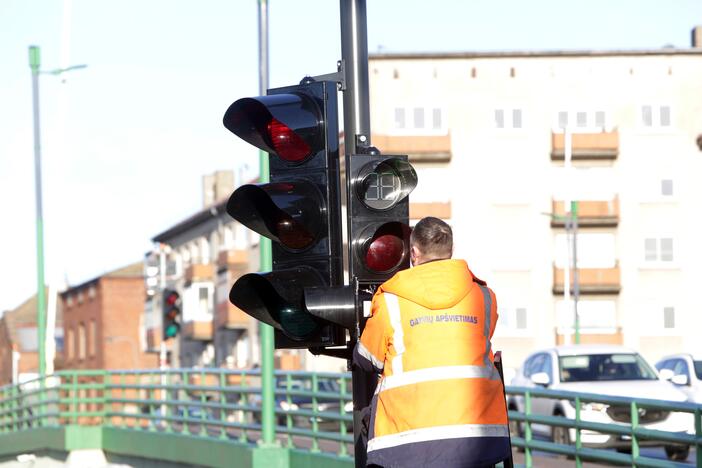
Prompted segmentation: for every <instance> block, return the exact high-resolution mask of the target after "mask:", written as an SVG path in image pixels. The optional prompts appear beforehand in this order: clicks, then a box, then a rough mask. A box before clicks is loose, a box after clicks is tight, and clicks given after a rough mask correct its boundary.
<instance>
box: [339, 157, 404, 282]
mask: <svg viewBox="0 0 702 468" xmlns="http://www.w3.org/2000/svg"><path fill="white" fill-rule="evenodd" d="M346 174H347V200H348V208H347V209H348V211H347V216H348V230H349V276H350V277H352V278H355V280H356V281H357V282H358V284H359V289H363V286H365V285H370V286H377V285H379V284H381V283H383V282H384V281H386V280H388V279H389V278H391V277H392V276H393V275H394V274H395V273H396V272H398V271H399V270H402V269H404V268H408V267H409V262H410V252H409V249H410V245H409V237H410V233H411V229H410V227H409V194H410V192H412V190H414V188H415V187H416V186H417V173H416V171H415V170H414V168H413V167H412V165H411V164H410V163H409V162H408V158H407V156H404V155H392V156H390V155H387V156H379V155H352V156H351V157H349V158H347V161H346Z"/></svg>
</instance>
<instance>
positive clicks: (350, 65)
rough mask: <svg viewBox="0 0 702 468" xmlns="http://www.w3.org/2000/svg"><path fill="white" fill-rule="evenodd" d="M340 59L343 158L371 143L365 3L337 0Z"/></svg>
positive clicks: (352, 0) (363, 1) (353, 0)
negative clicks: (338, 5)
mask: <svg viewBox="0 0 702 468" xmlns="http://www.w3.org/2000/svg"><path fill="white" fill-rule="evenodd" d="M340 1H341V4H340V8H341V9H340V19H341V58H342V60H343V62H344V67H345V70H346V71H345V79H346V90H345V91H344V147H345V148H346V151H345V152H346V155H351V154H355V153H358V152H359V151H358V147H359V146H360V147H363V146H369V145H370V141H371V130H370V109H369V103H368V96H369V92H368V38H367V36H368V33H367V29H366V2H365V0H340Z"/></svg>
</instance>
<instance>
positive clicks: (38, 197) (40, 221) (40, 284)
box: [29, 46, 87, 378]
mask: <svg viewBox="0 0 702 468" xmlns="http://www.w3.org/2000/svg"><path fill="white" fill-rule="evenodd" d="M86 66H87V65H73V66H70V67H67V68H58V69H56V70H50V71H44V72H43V71H41V70H40V67H41V52H40V50H39V47H37V46H29V68H30V69H31V71H32V109H33V119H34V196H35V202H36V216H37V219H36V237H37V352H38V354H39V366H38V367H39V369H38V371H39V377H40V378H43V377H44V376H45V375H46V290H45V284H44V214H43V206H42V177H41V131H40V127H39V122H40V117H39V75H40V74H49V75H62V74H63V73H65V72H68V71H71V70H77V69H80V68H85V67H86Z"/></svg>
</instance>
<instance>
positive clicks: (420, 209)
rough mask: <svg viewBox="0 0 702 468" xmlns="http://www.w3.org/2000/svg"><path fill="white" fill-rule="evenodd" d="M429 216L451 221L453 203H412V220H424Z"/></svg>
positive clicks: (410, 208)
mask: <svg viewBox="0 0 702 468" xmlns="http://www.w3.org/2000/svg"><path fill="white" fill-rule="evenodd" d="M427 216H434V217H435V218H441V219H449V218H450V217H451V202H450V201H449V202H431V203H416V202H410V206H409V217H410V219H422V218H425V217H427Z"/></svg>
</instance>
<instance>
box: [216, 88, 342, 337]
mask: <svg viewBox="0 0 702 468" xmlns="http://www.w3.org/2000/svg"><path fill="white" fill-rule="evenodd" d="M336 93H337V91H336V84H335V83H334V82H326V81H314V80H313V79H310V78H306V79H304V80H303V81H302V82H301V83H300V84H299V85H295V86H287V87H283V88H277V89H270V90H268V92H267V95H266V96H258V97H253V98H243V99H239V100H237V101H235V102H234V103H233V104H232V105H231V106H230V107H229V109H228V110H227V112H226V113H225V114H224V126H225V127H226V128H227V129H228V130H230V131H231V132H232V133H234V134H235V135H237V136H239V137H240V138H242V139H243V140H244V141H246V142H248V143H251V144H252V145H254V146H256V147H258V148H260V149H262V150H264V151H266V152H268V153H269V162H270V182H269V183H265V184H258V185H243V186H241V187H239V188H238V189H237V190H236V191H235V192H234V193H233V194H232V195H231V197H230V199H229V201H228V203H227V212H228V213H229V214H230V215H231V216H232V217H233V218H234V219H236V220H237V221H239V222H240V223H242V224H243V225H245V226H247V227H248V228H249V229H252V230H253V231H255V232H257V233H259V234H260V235H262V236H264V237H267V238H269V239H271V240H272V241H273V242H272V256H273V268H272V271H270V272H260V273H249V274H246V275H244V276H242V277H241V278H239V279H238V280H237V281H236V282H235V283H234V286H233V287H232V289H231V291H230V294H229V299H230V301H231V302H232V303H233V304H234V305H236V306H237V307H239V308H240V309H241V310H243V311H244V312H246V313H247V314H249V315H251V316H252V317H254V318H256V319H257V320H260V321H262V322H265V323H267V324H269V325H271V326H273V327H274V328H275V346H276V348H310V347H326V346H336V345H343V344H345V342H346V332H345V330H344V328H343V327H340V326H338V325H334V324H332V323H330V322H328V321H326V320H323V319H320V318H318V317H317V316H315V315H312V314H311V313H309V311H308V310H307V308H306V305H305V289H306V288H315V289H322V290H325V289H326V288H332V287H338V286H341V285H343V269H342V268H343V266H342V255H341V249H342V240H341V218H340V212H341V203H340V195H339V129H338V116H337V112H338V108H337V95H336Z"/></svg>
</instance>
